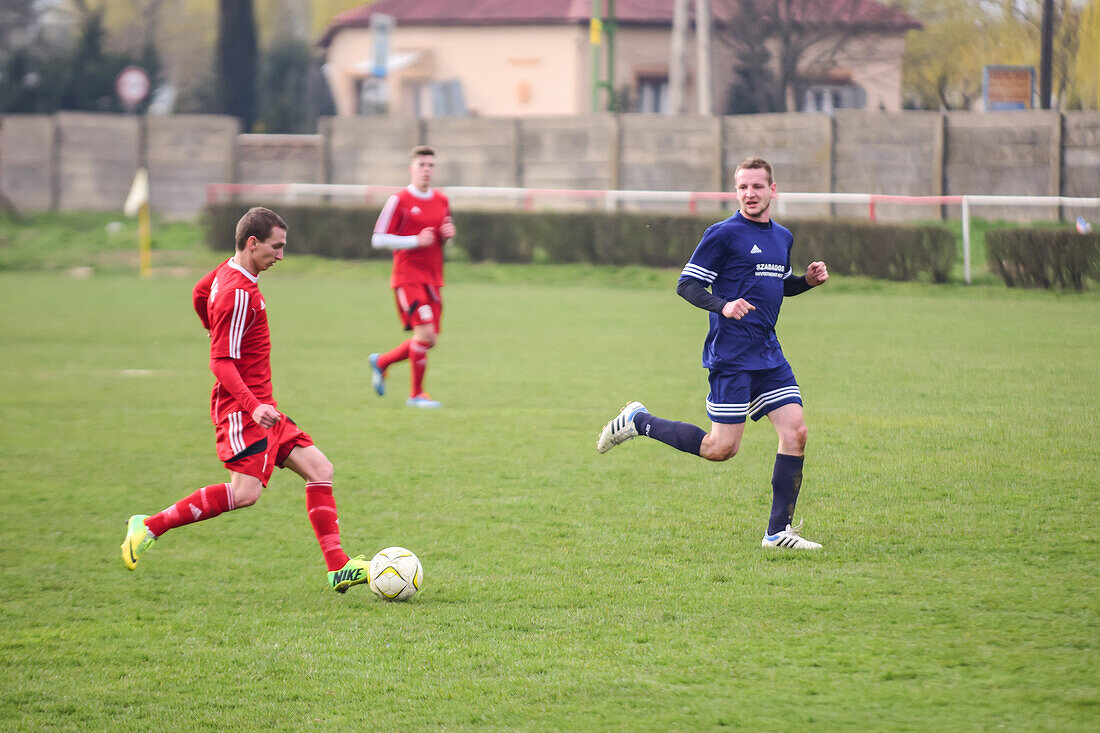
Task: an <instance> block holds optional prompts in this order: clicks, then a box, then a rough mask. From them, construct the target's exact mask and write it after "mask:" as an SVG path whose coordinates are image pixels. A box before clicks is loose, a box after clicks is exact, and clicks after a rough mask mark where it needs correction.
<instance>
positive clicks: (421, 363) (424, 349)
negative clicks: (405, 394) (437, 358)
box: [409, 339, 432, 397]
mask: <svg viewBox="0 0 1100 733" xmlns="http://www.w3.org/2000/svg"><path fill="white" fill-rule="evenodd" d="M410 341H412V343H411V344H409V364H411V365H412V375H411V376H412V393H411V394H410V395H409V396H410V397H416V396H417V395H418V394H421V393H422V392H423V391H424V372H425V370H427V368H428V349H430V348H432V345H431V344H426V343H424V342H423V341H416V340H413V339H410Z"/></svg>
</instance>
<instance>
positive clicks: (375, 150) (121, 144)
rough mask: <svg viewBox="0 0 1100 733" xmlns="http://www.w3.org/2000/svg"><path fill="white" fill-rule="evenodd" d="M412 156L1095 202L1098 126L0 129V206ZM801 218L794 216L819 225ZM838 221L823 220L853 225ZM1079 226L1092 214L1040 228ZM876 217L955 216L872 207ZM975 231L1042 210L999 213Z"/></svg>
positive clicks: (720, 182) (997, 119)
mask: <svg viewBox="0 0 1100 733" xmlns="http://www.w3.org/2000/svg"><path fill="white" fill-rule="evenodd" d="M420 143H427V144H430V145H433V146H435V147H436V149H437V157H438V170H437V173H436V181H437V183H438V184H439V185H443V186H504V187H519V188H537V189H595V190H604V189H625V190H664V191H718V190H729V189H730V186H731V183H732V180H733V171H734V169H735V168H736V166H737V164H738V163H739V162H740V161H741V160H742V159H743V158H745V157H746V156H748V155H753V154H755V155H761V156H763V157H764V158H766V159H768V160H769V161H770V162H771V163H772V165H773V167H774V169H775V173H776V180H777V182H778V183H779V186H780V190H781V191H783V190H786V191H801V192H837V193H876V194H895V195H906V196H939V195H954V194H1005V195H1020V196H1057V195H1062V196H1082V197H1096V196H1100V112H1057V111H1029V112H995V113H981V112H948V113H938V112H881V111H838V112H836V113H835V114H833V115H827V114H770V115H745V116H736V117H692V116H687V117H664V116H654V115H594V116H581V117H546V118H531V119H528V118H524V119H500V118H469V117H467V118H438V119H424V118H399V117H358V118H326V119H323V120H321V124H320V130H319V134H316V135H245V134H241V133H240V128H239V126H238V124H237V122H236V120H235V119H233V118H231V117H224V116H218V115H175V116H132V115H111V114H98V113H82V112H61V113H57V114H54V115H6V116H2V117H0V190H2V191H3V192H4V193H5V194H6V195H7V196H8V197H9V198H10V199H11V200H12V201H13V202H14V203H15V205H16V206H18V207H19V208H21V209H23V210H27V211H41V210H52V211H71V210H101V211H114V210H120V209H121V207H122V204H123V202H124V201H125V199H126V195H127V193H128V192H129V188H130V183H131V181H132V179H133V176H134V172H135V170H136V169H137V168H138V167H141V166H145V167H147V168H148V169H149V175H150V188H151V197H152V206H153V209H154V211H156V212H157V213H159V214H161V215H163V216H166V217H171V218H187V217H192V216H194V215H196V214H197V213H198V212H199V211H200V210H201V208H202V206H203V204H204V202H205V200H206V184H208V183H358V184H372V185H404V184H405V183H407V182H408V158H407V153H408V151H409V149H410V148H412V147H413V146H414V145H416V144H420ZM808 208H809V207H804V208H802V209H800V210H799V213H805V214H808V215H818V214H820V213H822V212H825V213H827V212H828V211H829V210H830V209H829V208H828V207H823V206H819V207H817V208H818V210H816V211H814V210H808ZM956 208H957V207H956ZM844 209H845V207H842V206H833V207H831V211H832V212H833V213H836V214H840V215H847V214H851V215H853V216H865V215H866V211H865V210H863V209H858V208H855V207H852V208H851V210H850V211H845V210H844ZM1078 213H1083V214H1085V215H1086V216H1088V217H1091V218H1095V217H1096V214H1097V212H1096V209H1091V210H1082V211H1080V212H1076V211H1073V210H1071V209H1068V208H1067V209H1066V210H1064V211H1061V212H1058V211H1055V212H1054V213H1053V215H1054V216H1058V215H1061V216H1062V217H1063V218H1072V217H1074V216H1076V215H1077V214H1078ZM877 215H878V216H880V217H882V218H887V219H905V218H910V219H911V218H937V217H939V216H941V215H949V216H950V215H954V216H957V215H958V212H957V211H954V212H953V211H951V210H950V207H940V206H929V207H924V206H921V207H902V206H900V205H896V206H893V205H883V206H880V207H879V208H878V209H877ZM979 215H980V216H984V217H986V218H1001V217H1003V218H1009V219H1027V218H1050V215H1051V212H1045V211H1043V209H1035V208H1027V209H1018V210H1014V209H1012V208H1009V207H1002V208H1001V209H1000V210H996V211H984V210H983V211H982V212H980V213H979Z"/></svg>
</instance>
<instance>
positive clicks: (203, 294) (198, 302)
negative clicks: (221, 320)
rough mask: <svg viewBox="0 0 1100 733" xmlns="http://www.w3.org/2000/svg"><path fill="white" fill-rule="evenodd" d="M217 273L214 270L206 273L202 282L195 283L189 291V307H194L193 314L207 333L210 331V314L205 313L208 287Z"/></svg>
mask: <svg viewBox="0 0 1100 733" xmlns="http://www.w3.org/2000/svg"><path fill="white" fill-rule="evenodd" d="M217 273H218V269H217V268H214V269H213V270H211V271H210V272H208V273H206V275H205V276H203V278H202V280H199V281H198V282H197V283H195V287H194V288H192V289H191V305H192V306H193V307H194V309H195V313H196V314H198V316H199V320H200V321H202V327H203V328H205V329H206V330H207V332H209V331H210V314H209V313H208V312H207V303H208V302H209V300H210V287H211V285H212V284H213V282H214V276H215V275H216V274H217Z"/></svg>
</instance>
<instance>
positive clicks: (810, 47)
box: [716, 0, 874, 112]
mask: <svg viewBox="0 0 1100 733" xmlns="http://www.w3.org/2000/svg"><path fill="white" fill-rule="evenodd" d="M868 6H869V4H868V3H864V2H861V1H860V0H775V2H771V3H753V2H749V1H745V0H742V1H740V2H737V3H735V10H734V11H733V14H732V16H731V17H730V19H729V20H728V21H727V22H725V23H724V24H723V25H724V26H725V28H724V32H723V33H721V34H718V35H716V41H718V42H719V43H722V44H723V45H724V46H725V48H726V50H728V51H732V53H733V54H734V57H735V58H737V59H738V62H737V63H736V65H735V66H736V68H735V72H736V75H737V77H738V82H736V83H735V86H734V89H733V95H734V96H735V98H734V99H731V100H730V103H729V104H728V105H727V107H728V108H729V109H730V111H735V112H748V111H755V112H795V111H797V110H798V99H799V96H800V93H801V92H802V90H803V89H804V88H805V87H806V86H807V84H808V83H810V82H812V81H814V80H815V79H814V74H815V73H821V72H827V71H828V70H830V69H833V68H834V67H835V66H836V62H837V60H838V58H840V57H841V56H844V57H845V58H847V59H848V60H849V61H851V62H853V63H855V62H859V61H860V59H861V56H863V55H866V56H867V57H868V58H869V57H870V56H871V55H872V53H873V48H871V47H870V44H867V43H863V42H860V41H859V37H860V36H861V35H863V34H866V33H867V31H868V30H869V29H870V28H872V27H873V25H874V24H873V23H871V22H869V21H868V19H867V18H866V17H865V16H864V13H866V12H867V8H868Z"/></svg>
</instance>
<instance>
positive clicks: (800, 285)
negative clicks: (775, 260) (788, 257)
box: [783, 275, 811, 298]
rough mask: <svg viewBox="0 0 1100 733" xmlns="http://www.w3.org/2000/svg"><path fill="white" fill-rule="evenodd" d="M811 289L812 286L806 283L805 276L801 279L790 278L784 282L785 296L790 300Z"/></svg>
mask: <svg viewBox="0 0 1100 733" xmlns="http://www.w3.org/2000/svg"><path fill="white" fill-rule="evenodd" d="M810 287H811V286H810V284H809V283H808V282H806V276H805V275H803V276H801V277H788V278H787V279H786V280H784V281H783V296H784V297H788V298H789V297H790V296H792V295H798V294H799V293H804V292H806V291H807V290H809V289H810Z"/></svg>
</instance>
